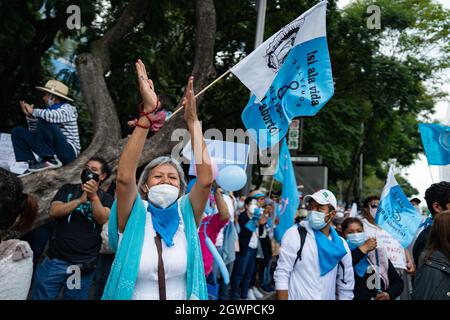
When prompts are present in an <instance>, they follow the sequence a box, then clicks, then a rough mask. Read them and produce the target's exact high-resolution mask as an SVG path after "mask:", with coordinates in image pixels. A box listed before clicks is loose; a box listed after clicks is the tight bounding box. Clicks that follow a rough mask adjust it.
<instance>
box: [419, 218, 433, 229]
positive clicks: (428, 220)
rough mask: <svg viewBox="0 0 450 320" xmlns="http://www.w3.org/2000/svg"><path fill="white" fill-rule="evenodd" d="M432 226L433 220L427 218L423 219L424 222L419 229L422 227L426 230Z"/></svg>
mask: <svg viewBox="0 0 450 320" xmlns="http://www.w3.org/2000/svg"><path fill="white" fill-rule="evenodd" d="M432 225H433V219H432V218H429V217H427V218H426V219H425V221H424V222H423V223H421V224H420V226H419V228H421V227H423V228H424V229H425V228H427V227H428V226H432Z"/></svg>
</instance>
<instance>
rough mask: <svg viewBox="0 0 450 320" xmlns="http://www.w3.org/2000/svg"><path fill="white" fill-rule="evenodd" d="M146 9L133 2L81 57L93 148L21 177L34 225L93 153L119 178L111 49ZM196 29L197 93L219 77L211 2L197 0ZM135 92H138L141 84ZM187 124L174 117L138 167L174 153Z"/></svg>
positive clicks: (120, 146) (77, 178) (80, 70)
mask: <svg viewBox="0 0 450 320" xmlns="http://www.w3.org/2000/svg"><path fill="white" fill-rule="evenodd" d="M147 8H148V1H147V0H132V1H130V2H129V4H128V5H127V7H126V8H125V10H124V11H123V13H122V14H121V16H120V17H119V19H118V20H117V23H116V24H115V25H114V26H113V27H112V28H111V29H110V30H109V31H108V32H107V33H106V34H105V35H104V36H103V37H102V38H101V39H98V40H96V41H94V42H93V43H92V45H91V48H90V49H91V50H90V52H87V53H83V54H80V55H79V57H78V58H77V71H78V77H79V80H80V84H81V92H82V94H83V97H84V99H85V101H86V104H87V107H88V110H89V111H90V113H91V115H92V123H93V126H94V137H93V139H92V141H91V143H90V145H89V147H88V148H87V149H86V150H84V151H83V152H82V153H81V155H80V156H79V157H78V158H77V159H76V160H75V161H73V162H72V163H70V164H68V165H66V166H64V167H62V168H59V169H56V170H51V171H44V172H40V173H35V174H32V175H29V176H26V177H24V178H23V183H24V185H25V191H26V192H28V193H32V194H34V195H36V196H37V198H38V203H39V215H38V218H37V219H36V221H35V223H34V225H33V228H35V227H38V226H40V225H42V224H44V223H46V222H47V221H48V219H49V216H48V209H49V207H50V202H51V200H52V198H53V197H54V195H55V193H56V192H57V190H58V189H59V188H60V187H61V186H62V185H63V184H65V183H80V173H81V170H82V168H83V166H84V165H85V163H86V162H87V161H88V160H89V159H90V158H91V157H92V156H94V155H101V156H102V157H103V158H105V159H106V161H107V162H108V163H109V164H110V166H111V168H112V169H113V175H112V176H111V177H110V179H108V181H111V180H113V179H114V178H115V174H116V170H117V164H118V160H119V157H120V154H121V152H122V150H123V148H124V146H125V144H126V141H127V138H123V139H121V138H120V133H121V131H120V124H119V119H118V116H117V112H116V109H115V106H114V102H113V100H112V98H111V95H110V93H109V91H108V88H107V85H106V82H105V79H104V74H105V73H106V72H107V71H108V69H109V66H110V56H109V48H110V47H111V46H113V45H114V44H115V43H117V42H118V41H120V40H121V39H122V37H123V36H124V35H125V34H127V33H128V32H129V31H130V30H131V29H132V28H133V26H134V25H136V24H137V23H138V22H139V21H140V19H141V18H142V17H143V15H144V14H145V12H146V10H147ZM195 31H196V37H195V54H194V66H193V72H192V74H193V75H194V78H195V80H194V83H195V90H196V91H198V90H199V88H203V87H204V86H206V84H207V83H208V81H209V80H210V79H211V78H212V77H214V76H215V69H214V43H215V32H216V16H215V7H214V1H213V0H197V2H196V24H195ZM136 92H138V87H137V86H136ZM183 127H185V122H184V119H183V115H182V114H181V112H180V113H178V114H177V115H175V116H174V117H171V118H170V121H168V122H166V124H165V125H164V127H163V128H162V129H161V130H160V131H158V132H157V133H156V134H155V135H153V136H152V137H151V138H150V139H148V140H147V142H146V144H145V147H144V151H143V153H142V156H141V159H140V161H139V165H144V164H146V163H148V162H149V161H150V160H152V159H153V158H155V157H157V156H160V155H167V154H170V153H171V150H172V148H173V147H174V146H175V144H177V143H178V141H171V134H172V132H173V131H174V130H175V129H177V128H183ZM108 181H107V182H108Z"/></svg>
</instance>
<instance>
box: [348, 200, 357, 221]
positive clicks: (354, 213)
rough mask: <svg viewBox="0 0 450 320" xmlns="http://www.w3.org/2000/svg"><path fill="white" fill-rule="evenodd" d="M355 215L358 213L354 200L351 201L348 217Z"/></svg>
mask: <svg viewBox="0 0 450 320" xmlns="http://www.w3.org/2000/svg"><path fill="white" fill-rule="evenodd" d="M357 215H358V205H357V204H356V203H355V202H353V204H352V209H351V210H350V215H349V217H350V218H355V217H356V216H357Z"/></svg>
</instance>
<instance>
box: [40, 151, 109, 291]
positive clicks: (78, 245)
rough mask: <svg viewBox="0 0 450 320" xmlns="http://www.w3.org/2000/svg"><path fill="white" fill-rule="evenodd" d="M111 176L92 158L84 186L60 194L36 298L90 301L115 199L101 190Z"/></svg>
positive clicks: (64, 188)
mask: <svg viewBox="0 0 450 320" xmlns="http://www.w3.org/2000/svg"><path fill="white" fill-rule="evenodd" d="M109 175H110V169H109V167H108V164H107V163H106V161H105V160H104V159H103V158H100V157H95V158H91V159H90V160H89V161H88V162H87V163H86V165H85V168H84V169H83V172H82V173H81V180H82V184H65V185H63V186H62V187H61V189H59V191H58V192H57V193H56V195H55V197H54V199H53V201H52V203H51V207H50V212H49V215H50V217H51V218H54V219H55V222H56V223H55V227H54V232H53V236H52V238H51V239H50V244H49V249H48V252H47V257H46V258H45V259H44V261H43V262H42V263H41V264H40V265H39V267H38V269H37V270H36V274H35V279H34V284H33V289H32V299H33V300H46V299H56V298H57V297H58V294H59V292H60V291H61V289H62V288H63V287H64V293H63V297H64V299H68V300H69V299H77V300H78V299H80V300H82V299H87V297H88V295H89V287H90V286H91V282H92V278H93V275H94V272H93V270H94V269H95V262H96V259H97V256H98V254H99V251H100V247H101V244H102V239H101V236H100V233H101V231H102V225H103V224H104V223H106V221H107V220H108V218H109V210H110V208H111V205H112V202H113V198H112V197H111V195H109V194H107V193H106V192H104V191H103V190H102V189H100V188H99V186H100V185H101V183H102V182H103V181H104V180H106V179H107V178H108V176H109Z"/></svg>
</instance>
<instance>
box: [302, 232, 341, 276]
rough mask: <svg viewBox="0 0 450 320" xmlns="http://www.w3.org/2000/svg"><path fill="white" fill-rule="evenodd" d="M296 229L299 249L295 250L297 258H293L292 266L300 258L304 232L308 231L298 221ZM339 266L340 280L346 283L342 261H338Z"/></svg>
mask: <svg viewBox="0 0 450 320" xmlns="http://www.w3.org/2000/svg"><path fill="white" fill-rule="evenodd" d="M297 231H298V234H299V235H300V249H298V251H297V258H295V261H294V266H293V268H294V267H295V264H296V263H297V261H298V260H302V251H303V246H304V245H305V240H306V234H307V233H308V232H307V231H306V229H305V227H303V226H302V225H301V224H300V223H299V224H298V225H297ZM339 266H340V267H341V268H342V282H343V283H344V284H347V282H345V267H344V264H343V263H342V261H339Z"/></svg>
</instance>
